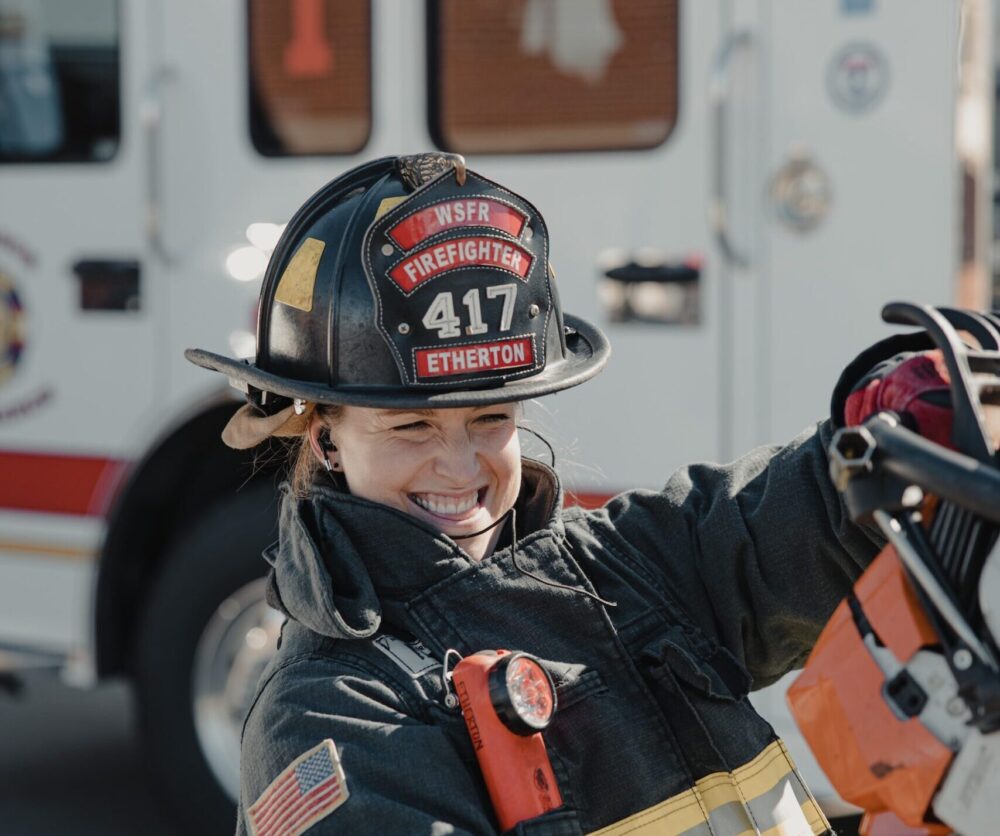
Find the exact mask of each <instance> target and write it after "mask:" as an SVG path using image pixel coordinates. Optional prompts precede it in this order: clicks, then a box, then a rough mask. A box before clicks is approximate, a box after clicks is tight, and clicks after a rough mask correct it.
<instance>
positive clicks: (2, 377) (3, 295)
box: [0, 273, 24, 385]
mask: <svg viewBox="0 0 1000 836" xmlns="http://www.w3.org/2000/svg"><path fill="white" fill-rule="evenodd" d="M23 351H24V306H23V305H22V304H21V299H20V297H19V296H18V295H17V290H16V289H15V288H14V283H13V282H12V281H11V280H10V279H8V278H7V276H5V275H4V274H3V273H0V385H2V384H3V383H4V382H5V381H6V380H8V379H9V378H10V377H11V376H12V375H13V374H14V369H15V368H16V367H17V364H18V361H19V360H20V359H21V353H22V352H23Z"/></svg>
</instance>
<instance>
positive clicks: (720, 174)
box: [709, 30, 753, 267]
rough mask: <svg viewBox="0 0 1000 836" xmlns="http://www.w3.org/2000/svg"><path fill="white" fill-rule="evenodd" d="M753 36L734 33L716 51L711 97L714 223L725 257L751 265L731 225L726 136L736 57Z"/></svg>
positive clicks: (747, 33)
mask: <svg viewBox="0 0 1000 836" xmlns="http://www.w3.org/2000/svg"><path fill="white" fill-rule="evenodd" d="M752 43H753V37H752V35H751V34H750V32H749V31H747V30H740V31H737V32H734V33H733V34H731V35H730V36H729V37H728V38H727V39H726V41H725V42H724V43H723V45H722V46H721V47H720V49H719V51H718V53H717V54H716V57H715V61H714V62H713V65H712V78H711V84H710V85H709V99H710V101H711V103H712V146H713V152H714V163H715V164H714V166H713V171H712V203H711V225H712V231H713V232H714V233H715V240H716V242H717V243H718V245H719V249H720V250H721V251H722V254H723V256H724V257H725V258H726V260H727V261H729V262H730V263H732V264H735V265H737V266H739V267H749V266H750V259H749V257H748V256H747V255H745V254H744V253H742V252H740V250H739V249H738V248H737V246H736V245H735V244H734V242H733V239H732V235H731V232H730V228H729V204H728V201H727V197H726V192H727V186H728V176H727V175H728V171H727V169H728V166H727V164H726V151H727V145H726V137H727V123H728V121H729V98H730V97H729V80H730V72H731V70H732V64H733V57H734V56H735V55H736V53H737V52H738V51H739V50H741V49H745V48H747V47H749V46H750V45H751V44H752Z"/></svg>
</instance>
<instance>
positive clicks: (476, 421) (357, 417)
mask: <svg viewBox="0 0 1000 836" xmlns="http://www.w3.org/2000/svg"><path fill="white" fill-rule="evenodd" d="M517 410H518V407H517V405H516V404H500V405H496V406H483V407H460V408H456V409H428V410H416V411H412V410H410V411H404V410H396V409H369V408H366V407H354V406H348V407H344V408H343V412H342V414H341V416H340V417H339V418H338V419H337V421H336V422H335V423H334V425H333V426H332V427H330V428H329V430H330V436H331V439H332V441H333V443H334V444H335V445H336V447H337V450H336V452H334V453H332V454H330V455H331V461H334V462H336V463H337V464H338V465H339V466H340V469H342V471H343V473H344V476H345V477H346V479H347V485H348V487H349V488H350V491H351V493H352V494H354V495H355V496H359V497H362V498H363V499H370V500H372V501H374V502H381V503H382V504H383V505H388V506H390V507H392V508H398V509H399V510H401V511H405V512H406V513H407V514H409V515H410V516H413V517H416V518H417V519H420V520H423V521H424V522H427V523H429V524H430V525H432V526H433V527H434V528H436V529H437V530H438V531H441V532H443V533H444V534H447V535H448V536H449V537H461V536H462V535H466V534H471V533H473V532H476V531H480V530H482V529H484V528H486V527H487V526H489V525H490V524H492V523H494V522H496V521H497V520H499V519H500V518H501V517H502V516H503V515H504V514H506V513H507V512H508V511H509V510H510V509H511V507H512V506H513V505H514V500H515V499H517V493H518V490H519V489H520V486H521V447H520V443H519V441H518V437H517V431H516V428H515V426H514V419H515V416H516V415H517ZM325 431H326V427H325V425H324V424H322V423H321V422H320V421H319V420H314V421H313V422H312V423H311V424H310V428H309V435H310V443H311V445H312V448H313V451H314V452H315V453H316V455H317V456H319V458H321V459H322V458H323V456H324V454H323V452H322V451H321V448H320V445H319V437H320V434H321V433H322V432H325ZM502 527H503V526H502V525H498V526H497V527H495V528H493V529H490V530H489V531H486V532H484V533H482V534H480V535H478V536H477V537H472V538H469V539H460V540H459V541H458V543H459V545H461V547H462V548H463V549H464V550H465V551H466V552H467V553H468V554H469V556H470V557H472V558H473V559H474V560H481V559H482V558H484V557H486V556H488V555H489V554H490V553H491V552H492V551H493V548H494V546H495V545H496V542H497V539H498V538H499V536H500V529H501V528H502Z"/></svg>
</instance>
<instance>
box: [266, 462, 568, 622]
mask: <svg viewBox="0 0 1000 836" xmlns="http://www.w3.org/2000/svg"><path fill="white" fill-rule="evenodd" d="M283 491H284V497H283V499H282V503H281V512H280V529H279V539H278V542H277V543H275V544H274V545H272V546H271V547H270V548H268V549H267V550H266V551H265V553H264V556H265V558H266V559H267V561H268V562H269V563H270V564H271V566H272V571H271V574H270V578H269V584H268V586H269V590H268V601H269V603H271V605H272V606H275V607H277V608H278V609H281V610H282V611H284V612H285V613H287V614H288V615H290V616H291V617H293V618H294V619H296V620H297V621H299V622H301V623H302V624H304V625H305V626H306V627H309V628H310V629H311V630H313V631H315V632H317V633H320V634H322V635H326V636H331V637H334V638H352V639H357V638H366V637H368V636H371V635H374V634H375V633H376V632H377V631H378V629H379V626H380V624H381V619H382V603H381V602H382V600H383V599H386V598H387V599H393V600H397V601H403V600H408V599H409V598H412V597H413V596H415V595H416V594H418V593H419V592H420V591H421V590H424V589H426V588H427V587H429V586H431V585H433V584H435V583H437V582H438V581H441V580H444V579H445V578H447V577H449V576H451V575H452V574H454V573H455V572H458V571H461V570H462V569H466V568H468V567H469V566H471V565H472V563H473V561H472V560H471V558H470V557H469V556H468V555H467V554H466V553H465V552H464V551H463V550H462V548H461V547H460V546H459V545H458V544H457V543H456V542H455V541H454V540H452V539H451V538H450V537H448V536H446V535H444V534H442V533H441V532H439V531H437V530H435V529H434V528H433V527H432V526H430V525H428V524H426V523H424V522H422V521H421V520H418V519H416V518H415V517H411V516H409V515H408V514H406V513H404V512H402V511H399V510H397V509H395V508H390V507H389V506H387V505H382V504H380V503H377V502H371V501H369V500H366V499H360V498H358V497H355V496H352V495H351V494H349V493H346V492H345V491H341V490H337V489H336V488H335V487H333V486H330V485H327V484H323V483H320V482H317V484H315V485H314V486H313V489H312V491H311V493H310V495H309V497H307V498H306V499H298V498H296V497H294V496H293V495H292V494H291V493H290V491H289V490H288V488H287V487H283ZM514 507H515V511H516V516H517V525H516V528H517V532H516V533H517V538H518V539H519V540H520V539H521V538H524V537H526V536H527V535H529V534H531V533H534V532H536V531H539V530H541V529H549V530H552V529H554V530H555V533H557V534H561V533H562V519H561V516H560V511H561V508H562V489H561V487H560V484H559V480H558V478H557V477H556V475H555V473H554V472H553V471H552V470H551V469H549V468H548V467H546V466H545V465H543V464H540V463H538V462H535V461H530V460H525V461H524V462H523V465H522V478H521V491H520V494H519V496H518V499H517V502H516V503H515V506H514ZM505 526H506V528H507V535H506V536H507V537H508V542H509V530H510V527H511V526H510V523H509V522H508V523H506V524H505ZM507 548H509V546H508V547H507Z"/></svg>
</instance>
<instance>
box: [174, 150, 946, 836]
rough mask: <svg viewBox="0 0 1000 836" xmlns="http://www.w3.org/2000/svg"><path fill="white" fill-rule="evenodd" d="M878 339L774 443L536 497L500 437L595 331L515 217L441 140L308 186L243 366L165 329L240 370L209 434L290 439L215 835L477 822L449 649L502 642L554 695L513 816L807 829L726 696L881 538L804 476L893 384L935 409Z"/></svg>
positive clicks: (600, 824)
mask: <svg viewBox="0 0 1000 836" xmlns="http://www.w3.org/2000/svg"><path fill="white" fill-rule="evenodd" d="M898 347H899V346H898V344H896V345H887V344H880V345H879V346H876V347H875V349H872V350H870V351H869V352H867V353H866V354H865V355H862V357H861V358H860V359H859V360H858V361H856V362H855V363H854V364H853V365H852V366H851V367H849V369H848V371H847V372H846V373H845V376H844V378H843V379H842V381H841V383H840V384H839V386H838V390H837V392H836V393H835V397H834V415H833V417H832V418H831V419H828V420H825V421H822V422H820V423H819V424H818V425H817V426H816V427H813V428H811V429H809V430H807V431H806V432H804V433H803V434H802V435H801V436H799V437H798V438H796V439H795V440H793V441H792V442H791V443H790V444H787V445H785V446H783V447H771V448H762V449H758V450H755V451H753V452H751V453H750V454H748V455H747V456H745V457H744V458H742V459H739V460H738V461H736V462H735V463H733V464H729V465H726V466H718V465H698V466H693V467H689V468H686V469H683V470H681V471H679V472H677V473H675V474H674V475H673V476H671V477H670V479H669V481H668V482H667V484H666V486H665V487H664V488H663V489H662V490H660V491H632V492H628V493H625V494H622V495H620V496H618V497H616V498H615V499H613V500H611V501H610V502H609V503H608V504H607V505H606V506H605V507H604V508H601V509H600V510H594V511H586V510H582V509H579V508H565V507H564V504H563V493H562V489H561V488H560V485H559V481H558V479H557V477H556V475H555V473H553V472H552V470H551V469H550V468H549V467H547V466H545V465H543V464H540V463H539V462H536V461H532V460H527V459H522V458H521V456H520V448H519V444H518V435H517V423H518V420H519V417H520V415H521V407H520V402H522V401H524V400H526V399H529V398H536V397H539V396H541V395H546V394H549V393H552V392H557V391H559V390H561V389H565V388H568V387H570V386H575V385H577V384H579V383H582V382H583V381H585V380H587V379H588V378H590V377H591V376H593V375H595V374H596V373H597V372H598V371H600V369H601V368H602V367H603V366H604V364H605V362H606V361H607V359H608V355H609V346H608V343H607V341H606V339H605V337H604V336H603V335H602V334H601V332H600V331H599V330H598V329H597V328H595V327H594V326H593V325H591V324H589V323H587V322H584V321H582V320H580V319H578V318H575V317H573V316H571V315H569V314H567V313H564V312H563V311H562V310H561V308H560V305H559V299H558V296H557V294H556V288H555V284H554V281H553V273H552V270H551V268H550V266H549V238H548V234H547V231H546V226H545V222H544V220H543V219H542V216H541V215H540V214H539V212H538V210H537V209H535V207H534V206H532V205H531V204H530V203H528V201H527V200H525V199H524V198H522V197H520V196H519V195H517V194H514V193H513V192H511V191H509V190H508V189H505V188H503V187H502V186H500V185H498V184H496V183H494V182H492V181H490V180H488V179H486V178H485V177H482V176H480V175H478V174H476V173H475V172H473V171H469V170H466V168H465V165H464V162H463V161H462V160H461V158H457V157H449V156H446V155H421V156H416V157H401V158H390V159H383V160H378V161H376V162H372V163H369V164H367V165H363V166H361V167H359V168H357V169H354V170H352V171H350V172H348V173H347V174H345V175H343V176H342V177H339V178H337V179H336V180H334V181H332V182H331V183H329V184H328V185H327V186H326V187H324V188H323V189H322V190H320V191H319V192H318V193H317V194H315V195H314V196H313V197H311V198H310V199H309V200H308V201H307V202H306V204H305V205H304V206H303V207H302V208H301V209H300V210H299V211H298V212H297V213H296V215H295V216H294V217H293V219H292V220H291V221H290V222H289V224H288V226H287V228H286V229H285V231H284V234H283V236H282V238H281V241H280V242H279V244H278V247H277V249H276V250H275V252H274V254H273V256H272V258H271V261H270V264H269V267H268V270H267V274H266V276H265V278H264V281H263V286H262V290H261V297H260V313H259V323H258V340H257V356H256V359H255V361H254V362H252V363H248V362H242V361H236V360H231V359H228V358H225V357H221V356H219V355H215V354H211V353H209V352H207V351H202V350H192V351H189V352H188V357H189V359H190V360H192V361H193V362H195V363H197V364H198V365H201V366H204V367H206V368H210V369H214V370H216V371H220V372H223V373H224V374H226V375H227V376H228V377H229V378H230V379H232V380H233V381H234V382H235V383H237V384H238V385H239V386H240V387H241V388H242V389H243V390H244V391H245V392H246V395H247V399H248V403H247V404H246V405H245V406H243V407H242V408H241V409H240V410H239V411H238V412H237V414H236V415H235V417H234V418H233V420H232V421H231V422H230V424H229V426H228V427H227V429H226V432H225V434H224V440H225V441H226V442H227V443H228V444H229V445H230V446H233V447H238V448H250V447H253V446H255V445H256V444H258V443H260V442H262V441H264V440H265V439H266V438H268V437H269V436H271V435H277V436H286V437H287V436H298V437H299V439H300V445H299V455H298V460H297V463H296V465H295V468H294V472H293V474H292V478H291V479H290V484H287V485H286V486H285V487H284V496H283V500H282V503H281V511H280V538H279V540H278V542H277V543H276V544H274V545H273V546H272V547H271V548H270V549H269V550H268V551H267V552H266V553H265V557H266V559H267V560H268V562H269V563H270V565H271V570H270V576H269V583H268V601H269V603H270V604H271V605H272V606H273V607H275V608H277V609H279V610H281V611H282V612H284V613H285V614H286V616H287V620H286V622H285V624H284V627H283V631H282V637H281V641H280V643H279V649H278V652H277V655H276V656H275V658H274V659H273V661H272V663H271V664H270V666H269V668H268V669H267V671H266V672H265V674H264V676H263V677H262V679H261V681H260V685H259V687H258V691H257V695H256V698H255V700H254V701H253V703H252V706H251V708H250V711H249V715H248V717H247V719H246V723H245V726H244V732H243V743H242V759H241V776H242V795H241V799H240V806H239V814H238V826H237V832H238V833H240V834H242V833H250V834H257V836H269V835H270V834H286V836H288V835H289V834H298V833H303V832H306V831H308V832H309V833H338V834H340V833H343V834H354V833H385V834H446V833H461V834H484V833H496V832H498V830H499V829H501V824H500V822H501V821H504V820H505V819H504V818H503V817H502V816H500V815H499V813H498V801H497V799H498V795H499V798H500V802H501V803H502V800H503V796H504V788H503V786H502V785H501V786H500V787H499V788H498V787H497V786H491V787H488V786H487V781H486V780H485V779H484V770H483V769H482V768H481V765H480V760H479V759H478V758H477V755H478V754H481V752H479V751H477V750H480V749H481V748H482V746H483V740H482V739H481V738H480V737H478V736H477V734H476V733H475V732H476V728H474V727H472V726H471V725H470V724H467V722H466V720H467V717H466V716H465V714H466V713H467V712H465V711H463V705H462V701H461V700H460V699H458V698H457V697H456V694H455V681H454V679H453V677H452V675H451V674H452V670H453V669H454V667H455V664H456V662H458V661H459V660H460V659H463V658H465V657H470V656H472V655H474V654H477V653H480V652H482V651H495V650H500V649H504V650H509V651H512V652H514V651H516V652H521V653H524V654H529V655H530V658H533V659H537V660H538V661H539V664H540V666H541V668H542V669H543V670H544V672H545V676H546V677H547V681H548V682H550V683H551V686H552V687H553V688H554V690H555V694H554V703H555V704H556V706H557V709H556V712H555V715H554V717H552V719H551V722H550V724H549V726H548V727H547V728H546V729H545V731H544V732H543V733H542V739H543V740H544V746H545V751H546V756H547V758H548V761H549V763H550V765H551V773H546V774H551V775H552V776H553V777H554V780H555V782H556V785H557V790H558V795H557V796H552V795H551V794H550V796H547V797H550V798H551V797H554V798H557V799H558V801H559V803H558V804H557V805H555V806H553V809H551V810H548V811H546V812H543V813H542V814H541V815H536V816H533V817H531V818H528V819H526V820H523V821H521V822H520V823H519V824H517V825H516V827H514V829H513V831H512V832H517V833H532V834H536V833H537V834H580V833H593V832H595V831H600V832H602V833H620V834H624V833H629V834H633V836H636V834H654V833H655V834H675V833H676V834H680V833H685V834H706V836H708V834H714V836H729V834H742V833H748V832H749V833H776V832H781V833H784V834H795V836H799V834H805V833H825V832H828V828H829V825H828V824H827V822H826V820H825V819H824V817H823V814H822V812H821V811H820V810H819V808H818V806H817V805H816V803H815V801H814V800H813V798H812V797H811V796H810V794H809V790H808V789H807V788H806V787H805V786H804V784H803V782H802V780H801V779H800V777H799V775H798V773H797V772H796V770H795V767H794V766H793V764H792V762H791V760H790V758H789V756H788V753H787V751H786V749H785V747H784V745H783V744H782V742H781V741H780V740H779V739H777V738H776V736H775V733H774V731H773V730H772V728H771V727H770V726H769V725H768V723H767V722H766V721H765V720H763V719H762V718H761V717H760V716H758V715H757V713H756V712H755V711H754V709H753V707H752V706H751V704H750V702H749V701H748V699H747V694H748V692H749V691H750V690H751V688H760V687H762V686H764V685H767V684H769V683H771V682H774V681H775V680H776V679H778V678H779V677H780V676H781V675H782V674H784V673H785V672H786V671H789V670H791V669H792V668H795V667H796V666H798V665H801V663H802V662H803V661H804V659H805V657H806V655H807V654H808V652H809V649H810V647H811V646H812V644H813V642H814V641H815V639H816V637H817V635H818V633H819V631H820V629H821V628H822V626H823V624H824V622H825V621H826V619H827V618H828V617H829V615H830V613H831V612H832V611H833V609H834V607H835V606H836V605H837V603H838V602H839V601H840V600H841V598H842V597H843V596H844V595H845V594H846V593H847V592H848V591H849V589H850V587H851V584H852V582H853V581H854V580H855V579H856V578H857V577H858V575H859V574H860V572H861V571H862V569H863V568H864V567H865V565H866V564H867V563H868V562H869V561H870V560H871V559H872V557H873V556H874V555H875V554H876V552H877V550H878V547H879V543H878V542H877V537H876V535H874V534H873V533H872V532H871V531H868V530H864V529H862V528H859V527H857V526H855V525H854V524H853V523H851V522H850V520H849V519H848V517H847V513H846V511H845V509H844V507H843V506H842V504H841V500H840V498H839V495H838V494H837V492H836V491H835V489H834V487H833V486H832V485H831V483H830V480H829V478H828V475H827V470H828V465H827V457H826V453H825V448H826V445H827V443H828V442H829V439H830V436H831V433H832V431H833V428H834V426H835V425H836V424H838V423H840V422H843V421H844V420H845V418H846V419H848V420H850V421H852V422H854V421H858V420H860V419H862V418H864V417H866V415H867V414H868V413H870V412H871V411H874V410H878V409H895V410H896V411H897V412H899V413H901V414H904V413H905V414H906V416H907V420H909V421H910V423H911V424H912V425H913V426H915V427H917V428H918V429H919V430H921V431H925V432H931V433H940V432H945V433H946V430H942V427H945V426H946V424H947V422H948V420H949V411H948V408H947V405H946V404H944V405H937V404H935V397H937V396H938V395H939V393H940V391H941V390H942V389H944V390H945V391H946V390H947V386H946V384H945V383H944V382H943V380H942V379H941V377H940V376H939V375H937V374H936V373H935V370H934V363H933V358H931V357H928V356H926V355H915V356H913V357H911V358H910V359H909V360H907V361H906V362H903V363H900V362H899V360H898V358H897V360H895V361H893V362H891V363H889V364H888V365H884V366H879V367H877V368H875V367H876V364H877V363H879V361H882V360H885V359H887V358H888V357H890V356H891V355H893V354H895V353H896V351H897V349H898ZM872 368H875V371H874V372H871V371H870V370H871V369H872ZM866 374H867V375H868V376H867V378H866V377H865V375H866ZM647 385H658V381H657V380H655V379H654V378H648V379H647ZM852 390H855V391H854V392H853V394H851V395H850V397H849V398H848V397H846V395H847V394H848V393H851V391H852ZM928 393H930V394H928ZM845 401H846V402H847V414H846V415H845V406H844V404H845ZM624 406H626V405H625V404H623V407H624ZM664 429H665V431H669V428H664ZM621 443H623V444H625V443H628V440H627V438H622V440H621ZM543 684H544V683H543ZM470 730H471V731H472V732H473V733H472V734H470ZM522 768H525V767H523V765H521V764H519V763H518V762H517V761H516V760H515V761H512V762H510V763H505V764H501V769H500V773H499V774H500V775H501V776H503V775H504V774H506V775H508V776H512V777H513V776H515V774H516V773H517V771H518V770H519V769H522ZM535 779H536V782H538V783H539V784H546V786H547V782H546V781H545V780H543V777H542V776H540V775H539V774H536V775H535ZM548 789H552V788H548ZM490 790H492V791H493V796H492V800H491V795H490ZM779 826H780V828H783V829H780V830H779V829H778V828H779Z"/></svg>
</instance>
